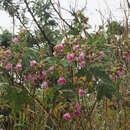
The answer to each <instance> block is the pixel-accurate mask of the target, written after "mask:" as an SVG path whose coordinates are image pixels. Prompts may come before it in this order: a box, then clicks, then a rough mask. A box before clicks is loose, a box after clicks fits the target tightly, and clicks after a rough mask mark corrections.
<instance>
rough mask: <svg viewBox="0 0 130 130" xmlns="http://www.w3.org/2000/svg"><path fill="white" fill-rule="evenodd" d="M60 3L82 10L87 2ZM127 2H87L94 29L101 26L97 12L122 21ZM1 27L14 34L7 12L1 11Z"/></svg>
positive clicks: (78, 0)
mask: <svg viewBox="0 0 130 130" xmlns="http://www.w3.org/2000/svg"><path fill="white" fill-rule="evenodd" d="M59 1H60V3H61V6H62V7H64V8H67V9H70V8H74V7H76V10H78V9H81V8H82V7H83V6H84V5H85V3H86V0H59ZM125 1H126V0H87V8H86V11H85V15H86V16H88V17H89V23H90V24H91V25H93V27H95V26H97V25H99V24H101V16H100V15H99V13H98V11H97V10H100V11H102V13H103V14H104V16H105V17H106V18H107V17H108V15H107V14H109V13H110V11H112V16H113V18H114V19H116V20H118V21H120V20H122V19H123V11H122V9H121V7H120V3H121V4H122V7H127V6H126V5H125ZM129 1H130V0H129ZM62 15H63V16H64V17H65V18H69V16H68V14H67V13H65V12H63V13H62ZM0 27H2V28H3V29H8V30H10V31H11V32H12V19H11V18H10V17H9V16H8V15H7V14H6V13H5V12H2V11H0ZM16 31H17V30H16Z"/></svg>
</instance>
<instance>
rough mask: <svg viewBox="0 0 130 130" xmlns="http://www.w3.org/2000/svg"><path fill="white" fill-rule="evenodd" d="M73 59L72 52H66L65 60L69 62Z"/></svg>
mask: <svg viewBox="0 0 130 130" xmlns="http://www.w3.org/2000/svg"><path fill="white" fill-rule="evenodd" d="M73 59H74V54H73V53H69V54H67V60H68V61H69V62H71V61H72V60H73Z"/></svg>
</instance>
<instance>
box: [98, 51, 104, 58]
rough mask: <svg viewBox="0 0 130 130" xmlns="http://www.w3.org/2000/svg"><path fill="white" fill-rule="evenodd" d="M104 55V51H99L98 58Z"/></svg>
mask: <svg viewBox="0 0 130 130" xmlns="http://www.w3.org/2000/svg"><path fill="white" fill-rule="evenodd" d="M103 57H104V51H100V52H99V58H100V59H102V58H103Z"/></svg>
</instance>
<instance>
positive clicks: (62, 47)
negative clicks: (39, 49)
mask: <svg viewBox="0 0 130 130" xmlns="http://www.w3.org/2000/svg"><path fill="white" fill-rule="evenodd" d="M56 48H57V49H58V50H59V51H62V50H64V45H63V44H58V45H56Z"/></svg>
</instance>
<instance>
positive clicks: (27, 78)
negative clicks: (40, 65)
mask: <svg viewBox="0 0 130 130" xmlns="http://www.w3.org/2000/svg"><path fill="white" fill-rule="evenodd" d="M32 79H33V76H32V75H29V76H25V78H24V80H25V81H26V80H32Z"/></svg>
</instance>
